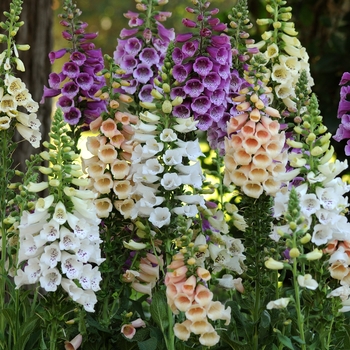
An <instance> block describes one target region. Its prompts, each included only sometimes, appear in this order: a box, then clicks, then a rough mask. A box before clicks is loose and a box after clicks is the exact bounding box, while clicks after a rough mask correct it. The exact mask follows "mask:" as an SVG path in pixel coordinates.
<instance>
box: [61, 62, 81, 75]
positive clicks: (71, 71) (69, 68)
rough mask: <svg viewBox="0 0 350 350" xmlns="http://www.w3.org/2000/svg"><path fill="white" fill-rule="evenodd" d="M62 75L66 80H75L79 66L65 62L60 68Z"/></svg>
mask: <svg viewBox="0 0 350 350" xmlns="http://www.w3.org/2000/svg"><path fill="white" fill-rule="evenodd" d="M62 73H63V74H64V75H66V76H67V77H68V78H71V79H73V78H76V77H77V76H78V74H79V73H80V70H79V66H78V65H77V64H76V63H74V62H66V63H64V64H63V66H62Z"/></svg>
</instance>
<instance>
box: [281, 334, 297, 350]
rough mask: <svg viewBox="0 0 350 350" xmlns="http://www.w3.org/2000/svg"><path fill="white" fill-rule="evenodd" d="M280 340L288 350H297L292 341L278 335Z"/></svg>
mask: <svg viewBox="0 0 350 350" xmlns="http://www.w3.org/2000/svg"><path fill="white" fill-rule="evenodd" d="M277 337H278V340H279V341H280V342H281V343H282V344H283V345H284V346H286V347H287V348H288V349H291V350H295V349H294V346H293V344H292V341H291V340H290V339H289V338H288V337H286V336H285V335H283V334H281V333H277Z"/></svg>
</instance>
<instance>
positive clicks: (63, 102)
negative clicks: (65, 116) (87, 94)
mask: <svg viewBox="0 0 350 350" xmlns="http://www.w3.org/2000/svg"><path fill="white" fill-rule="evenodd" d="M57 106H58V107H60V108H61V109H62V111H63V112H64V113H65V112H68V111H69V110H70V109H71V107H74V101H73V100H72V99H70V98H69V97H67V96H64V95H62V96H60V98H59V99H58V101H57Z"/></svg>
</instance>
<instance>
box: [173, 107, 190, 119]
mask: <svg viewBox="0 0 350 350" xmlns="http://www.w3.org/2000/svg"><path fill="white" fill-rule="evenodd" d="M173 116H174V117H177V118H189V117H190V109H189V108H188V107H187V106H186V105H184V104H182V105H178V106H175V107H174V108H173Z"/></svg>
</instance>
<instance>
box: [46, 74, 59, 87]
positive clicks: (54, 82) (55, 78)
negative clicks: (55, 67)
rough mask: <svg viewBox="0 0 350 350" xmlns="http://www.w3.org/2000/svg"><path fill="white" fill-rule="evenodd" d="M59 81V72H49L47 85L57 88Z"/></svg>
mask: <svg viewBox="0 0 350 350" xmlns="http://www.w3.org/2000/svg"><path fill="white" fill-rule="evenodd" d="M61 81H62V80H61V76H60V75H59V74H57V73H51V74H50V75H49V87H50V88H51V89H59V88H60V83H61Z"/></svg>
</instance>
